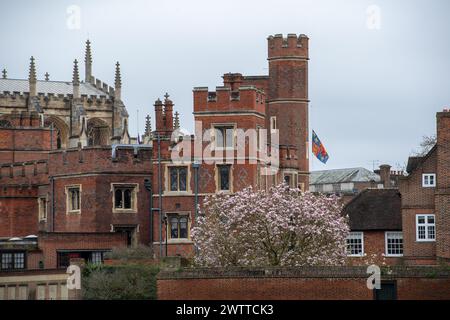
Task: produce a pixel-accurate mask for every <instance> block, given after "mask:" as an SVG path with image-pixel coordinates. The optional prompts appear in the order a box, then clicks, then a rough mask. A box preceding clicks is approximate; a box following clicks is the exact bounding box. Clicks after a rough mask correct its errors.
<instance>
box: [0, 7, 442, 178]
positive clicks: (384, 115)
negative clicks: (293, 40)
mask: <svg viewBox="0 0 450 320" xmlns="http://www.w3.org/2000/svg"><path fill="white" fill-rule="evenodd" d="M78 11H79V13H80V19H79V21H80V23H79V24H78V23H77V12H78ZM449 13H450V1H446V0H442V1H438V0H434V1H418V0H417V1H413V0H396V1H394V0H388V1H382V0H374V1H365V0H353V1H352V0H346V1H344V0H343V1H336V0H329V1H327V0H323V1H317V0H314V1H313V0H310V1H300V0H291V1H288V0H277V1H261V0H259V1H245V2H244V1H242V0H240V1H237V0H236V1H235V0H228V1H213V0H201V1H195V0H190V1H182V0H180V1H136V0H133V1H111V0H107V1H106V0H105V1H75V0H72V1H18V0H14V1H4V0H2V1H1V2H0V38H1V39H2V40H1V49H0V69H3V68H6V69H7V70H8V76H9V77H10V78H24V79H26V78H27V75H28V64H29V57H30V56H31V55H34V57H35V58H36V63H37V71H38V78H40V79H43V78H44V74H45V72H49V73H50V79H51V80H69V81H70V80H71V78H72V62H73V60H74V59H75V58H77V59H78V60H79V61H84V42H85V41H86V39H87V38H88V37H89V39H90V40H91V41H92V50H93V73H94V75H95V76H96V77H97V78H100V79H102V80H103V81H105V82H106V83H108V84H110V85H113V84H114V64H115V62H116V61H117V60H118V61H120V63H121V67H122V97H123V100H124V101H125V104H126V106H127V108H128V111H129V114H130V133H131V134H132V135H133V136H135V135H136V133H137V123H139V131H140V133H141V134H142V132H143V130H144V121H145V120H144V118H145V115H146V114H148V113H150V114H151V115H152V116H153V106H152V105H153V102H154V101H155V99H157V98H158V97H159V98H163V95H164V93H165V92H166V91H167V92H169V94H170V95H171V99H172V100H173V101H174V103H175V110H178V111H179V112H180V114H181V121H182V126H183V127H184V128H186V129H188V130H190V131H191V130H192V128H193V116H192V88H193V87H194V86H209V87H210V88H214V87H215V86H217V85H221V80H222V79H221V75H222V74H223V73H226V72H241V73H243V74H245V75H260V74H265V73H267V72H268V69H267V60H266V58H267V50H266V38H267V36H268V35H271V34H276V33H283V34H287V33H297V34H299V33H304V34H306V35H308V37H309V38H310V59H311V60H310V64H309V70H310V73H309V76H310V79H309V89H310V91H309V95H310V100H311V107H310V128H311V129H314V130H315V131H316V133H317V134H318V136H319V138H320V139H321V140H322V142H323V143H324V145H325V147H326V148H327V150H328V153H329V155H330V159H329V161H328V163H327V164H326V165H323V164H321V163H320V162H319V161H317V160H316V159H314V160H312V162H311V169H312V170H321V169H332V168H344V167H356V166H362V167H366V168H369V169H372V163H373V161H379V162H378V164H379V163H389V164H391V165H393V166H394V167H395V166H397V165H399V164H400V165H403V164H404V163H405V162H406V160H407V157H408V156H409V155H410V153H411V151H412V150H413V149H414V148H415V147H417V145H418V144H419V142H420V141H421V138H422V136H423V135H430V134H433V133H435V127H436V124H435V122H436V117H435V113H436V112H437V111H440V110H442V109H443V107H444V106H449V105H450V78H449V75H450V17H449ZM80 69H81V70H80V73H81V75H82V77H84V64H83V63H81V68H80ZM138 109H139V119H138V118H137V110H138ZM311 159H313V157H311Z"/></svg>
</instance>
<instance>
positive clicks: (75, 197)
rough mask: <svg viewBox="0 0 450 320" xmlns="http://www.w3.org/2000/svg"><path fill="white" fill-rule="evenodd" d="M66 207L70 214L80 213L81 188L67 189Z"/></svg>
mask: <svg viewBox="0 0 450 320" xmlns="http://www.w3.org/2000/svg"><path fill="white" fill-rule="evenodd" d="M66 196H67V199H66V205H67V211H68V212H70V213H80V209H81V186H69V187H66Z"/></svg>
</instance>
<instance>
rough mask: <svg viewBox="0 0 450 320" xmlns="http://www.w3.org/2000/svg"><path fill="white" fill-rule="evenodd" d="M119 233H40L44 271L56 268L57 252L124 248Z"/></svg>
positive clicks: (122, 237) (124, 244)
mask: <svg viewBox="0 0 450 320" xmlns="http://www.w3.org/2000/svg"><path fill="white" fill-rule="evenodd" d="M126 244H127V240H126V236H125V235H124V234H121V233H114V232H111V233H40V234H39V239H38V245H39V248H40V249H41V250H42V252H43V257H44V267H45V269H55V268H56V267H57V250H80V249H83V250H86V249H92V250H111V249H112V248H114V247H123V246H126Z"/></svg>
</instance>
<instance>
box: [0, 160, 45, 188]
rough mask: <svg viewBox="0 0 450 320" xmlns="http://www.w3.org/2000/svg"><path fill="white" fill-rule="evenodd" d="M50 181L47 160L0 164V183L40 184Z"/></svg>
mask: <svg viewBox="0 0 450 320" xmlns="http://www.w3.org/2000/svg"><path fill="white" fill-rule="evenodd" d="M46 183H48V163H47V161H46V160H38V161H27V162H16V163H5V164H1V165H0V185H1V186H6V185H39V184H46Z"/></svg>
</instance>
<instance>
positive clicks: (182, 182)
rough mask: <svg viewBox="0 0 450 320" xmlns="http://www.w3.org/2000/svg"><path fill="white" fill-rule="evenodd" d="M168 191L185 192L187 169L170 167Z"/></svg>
mask: <svg viewBox="0 0 450 320" xmlns="http://www.w3.org/2000/svg"><path fill="white" fill-rule="evenodd" d="M169 176H170V191H186V190H187V167H170V168H169Z"/></svg>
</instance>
